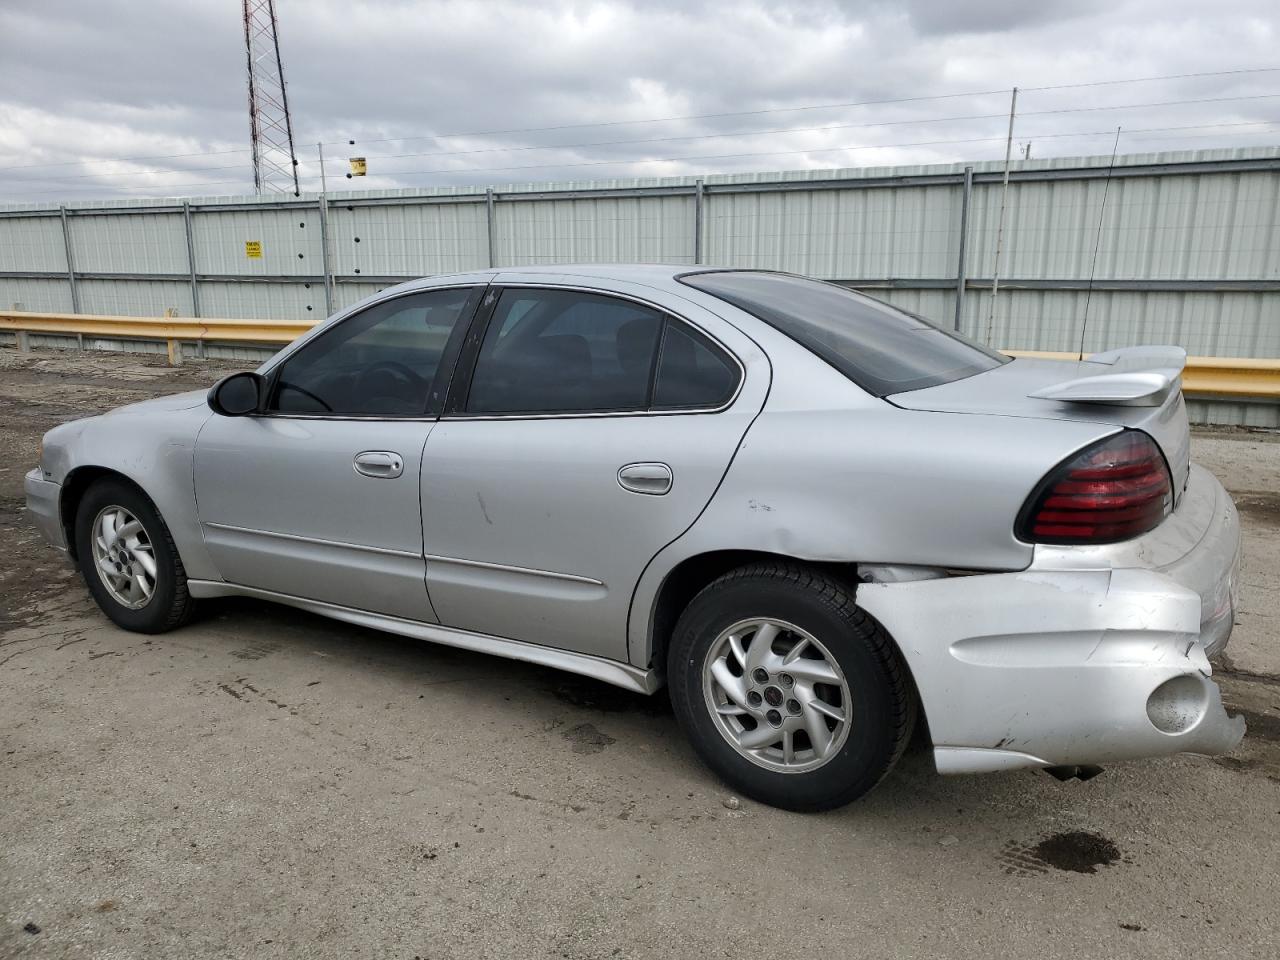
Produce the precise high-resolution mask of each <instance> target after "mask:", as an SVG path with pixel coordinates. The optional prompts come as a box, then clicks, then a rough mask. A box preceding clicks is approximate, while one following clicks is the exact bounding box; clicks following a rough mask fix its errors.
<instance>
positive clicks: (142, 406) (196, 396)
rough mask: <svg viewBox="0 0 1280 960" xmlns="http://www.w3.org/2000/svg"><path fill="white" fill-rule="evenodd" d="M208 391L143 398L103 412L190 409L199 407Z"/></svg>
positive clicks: (150, 411) (149, 411) (121, 413)
mask: <svg viewBox="0 0 1280 960" xmlns="http://www.w3.org/2000/svg"><path fill="white" fill-rule="evenodd" d="M208 393H209V391H208V390H188V391H187V392H186V393H175V394H173V395H172V396H168V397H155V398H154V399H151V400H141V401H139V402H138V403H130V404H126V405H125V406H123V407H116V408H115V409H114V410H110V411H108V412H107V413H105V414H103V416H107V417H116V416H122V415H124V416H127V415H130V414H137V413H161V412H163V411H166V410H190V409H191V408H192V407H198V406H200V405H201V404H203V403H204V402H205V397H206V396H207V395H208Z"/></svg>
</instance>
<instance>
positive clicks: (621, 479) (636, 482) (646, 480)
mask: <svg viewBox="0 0 1280 960" xmlns="http://www.w3.org/2000/svg"><path fill="white" fill-rule="evenodd" d="M671 482H672V478H671V468H670V467H669V466H667V465H666V464H665V463H628V464H627V465H626V466H625V467H621V468H619V470H618V485H619V486H621V487H622V489H623V490H630V491H631V492H632V493H644V494H648V495H649V496H651V497H660V496H662V495H663V494H664V493H669V492H670V491H671Z"/></svg>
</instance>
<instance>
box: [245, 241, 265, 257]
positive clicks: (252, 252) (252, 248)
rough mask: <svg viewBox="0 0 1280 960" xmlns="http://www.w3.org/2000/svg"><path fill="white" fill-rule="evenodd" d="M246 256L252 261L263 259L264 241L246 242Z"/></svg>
mask: <svg viewBox="0 0 1280 960" xmlns="http://www.w3.org/2000/svg"><path fill="white" fill-rule="evenodd" d="M244 255H245V256H246V257H248V258H249V259H250V260H261V259H262V241H261V240H246V241H245V242H244Z"/></svg>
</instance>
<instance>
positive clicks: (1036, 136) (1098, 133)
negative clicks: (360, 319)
mask: <svg viewBox="0 0 1280 960" xmlns="http://www.w3.org/2000/svg"><path fill="white" fill-rule="evenodd" d="M1277 96H1280V95H1277ZM1275 124H1280V121H1274V120H1260V121H1250V122H1242V123H1239V124H1191V125H1188V126H1179V127H1145V128H1137V129H1133V130H1131V131H1129V132H1130V133H1131V134H1137V133H1151V132H1170V131H1179V130H1200V129H1206V128H1208V127H1211V126H1263V125H1275ZM1114 133H1115V130H1114V129H1111V130H1094V131H1084V132H1076V133H1025V134H1023V135H1022V136H1023V137H1024V138H1025V139H1028V140H1050V139H1071V138H1078V139H1079V138H1089V137H1094V138H1096V137H1103V136H1105V137H1111V136H1113V135H1114ZM1004 140H1005V138H1004V137H1003V136H995V137H964V138H956V139H945V140H917V141H912V142H906V143H873V144H859V145H856V146H843V147H820V148H806V149H803V150H789V151H765V152H755V153H731V154H694V155H685V156H679V157H644V158H629V159H621V160H595V161H586V162H578V163H555V162H553V163H546V164H532V165H523V166H508V167H471V168H456V167H455V168H439V169H432V170H416V171H396V172H392V173H388V174H386V176H391V177H408V176H427V175H431V174H440V173H452V174H471V173H485V172H503V171H511V170H537V169H548V168H553V169H554V168H572V167H592V166H623V165H633V164H642V163H680V162H685V161H691V160H728V159H745V158H752V157H772V156H794V155H800V154H810V153H839V152H849V153H853V152H862V151H867V150H889V149H898V148H903V147H919V146H945V145H955V144H969V143H989V142H1003V141H1004ZM246 179H247V175H246V177H244V178H235V179H224V180H206V181H199V182H195V183H176V184H158V185H157V187H158V188H159V189H164V190H170V189H178V188H185V187H202V186H217V185H222V184H229V183H236V184H240V183H244V182H245V181H246ZM299 179H301V180H308V181H317V180H319V179H320V177H319V174H314V175H308V176H302V177H300V178H299ZM92 188H93V185H92V184H85V185H84V187H83V189H92ZM69 189H72V188H69ZM56 195H58V193H57V192H47V193H44V194H7V195H6V196H56Z"/></svg>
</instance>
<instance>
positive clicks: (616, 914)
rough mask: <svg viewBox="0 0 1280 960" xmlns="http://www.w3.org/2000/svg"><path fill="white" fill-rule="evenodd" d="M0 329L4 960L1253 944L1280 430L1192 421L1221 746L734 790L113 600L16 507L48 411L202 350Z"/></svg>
mask: <svg viewBox="0 0 1280 960" xmlns="http://www.w3.org/2000/svg"><path fill="white" fill-rule="evenodd" d="M223 369H225V368H221V367H218V366H215V365H212V364H199V365H196V364H192V365H189V366H186V367H183V368H181V369H178V370H171V369H169V368H167V367H164V366H162V365H158V364H157V363H156V362H154V361H152V360H150V359H148V358H146V357H142V356H138V355H121V354H80V355H76V354H65V355H60V354H55V353H41V352H38V353H35V354H30V355H20V354H17V353H16V352H14V351H12V350H0V549H3V551H4V554H5V555H6V556H7V557H8V558H9V562H7V563H5V564H3V565H0V957H10V956H22V957H32V958H36V957H100V958H115V957H130V958H134V957H138V958H151V957H155V958H166V960H168V958H173V957H218V958H224V957H241V956H244V957H249V956H252V957H329V956H334V957H343V958H361V957H370V958H375V957H376V958H379V960H385V958H403V960H413V958H417V957H421V958H427V957H432V958H444V957H447V958H454V957H457V958H464V957H522V958H523V957H542V956H547V957H563V958H609V957H663V958H667V957H685V956H690V957H693V956H697V957H744V956H762V957H768V956H772V957H790V956H802V955H808V956H824V957H828V956H829V957H839V958H853V957H876V958H883V957H888V956H901V957H915V956H939V957H952V956H954V957H1011V958H1012V957H1018V958H1023V957H1028V956H1037V957H1045V958H1051V957H1064V958H1065V957H1070V958H1080V957H1106V958H1120V957H1182V956H1187V957H1191V956H1195V957H1230V958H1243V957H1267V958H1272V957H1275V956H1277V954H1280V916H1278V915H1277V911H1276V904H1277V902H1280V881H1278V880H1277V865H1278V864H1280V856H1278V852H1280V851H1278V844H1277V840H1276V836H1277V828H1278V827H1280V648H1278V647H1277V644H1276V641H1275V638H1276V633H1277V630H1276V627H1277V617H1278V616H1280V575H1278V574H1277V570H1280V536H1277V531H1278V528H1280V443H1277V439H1278V438H1277V437H1276V436H1274V435H1269V434H1264V433H1246V432H1214V433H1206V434H1201V435H1197V437H1196V439H1195V442H1194V448H1195V449H1194V453H1195V457H1196V459H1197V460H1199V461H1200V462H1202V463H1204V464H1205V465H1206V466H1208V467H1209V468H1210V469H1212V470H1214V471H1215V472H1216V473H1217V474H1218V475H1219V476H1220V477H1221V478H1222V479H1223V481H1224V482H1225V483H1226V485H1227V486H1228V488H1229V489H1230V490H1231V491H1232V493H1233V495H1235V497H1236V498H1237V501H1238V503H1239V504H1240V507H1241V515H1242V518H1243V521H1244V525H1245V531H1246V532H1245V537H1246V539H1245V556H1246V577H1245V583H1244V589H1243V598H1242V607H1241V610H1240V618H1239V625H1238V627H1237V629H1236V634H1235V637H1234V638H1233V640H1232V644H1231V647H1230V649H1229V651H1228V655H1227V657H1226V658H1224V661H1223V662H1222V663H1221V664H1220V665H1219V670H1218V676H1219V679H1220V681H1221V683H1222V686H1223V689H1224V692H1225V695H1226V699H1227V701H1228V703H1229V705H1230V706H1231V708H1232V709H1233V710H1242V711H1244V712H1245V714H1246V716H1247V718H1248V720H1249V725H1250V733H1249V736H1248V737H1247V738H1246V740H1245V743H1244V744H1243V745H1242V747H1241V748H1240V749H1239V750H1238V751H1237V752H1236V754H1234V755H1233V756H1230V757H1223V758H1219V759H1217V760H1209V759H1205V758H1200V757H1177V758H1173V759H1167V760H1157V761H1149V762H1143V763H1132V764H1122V765H1119V766H1116V767H1114V768H1111V769H1109V770H1108V771H1107V772H1106V774H1105V775H1104V776H1101V777H1099V778H1097V779H1095V780H1092V781H1090V782H1088V783H1078V782H1073V783H1070V784H1059V783H1057V782H1056V781H1054V780H1052V779H1051V778H1049V777H1047V776H1045V775H1043V774H1040V773H1035V772H1018V773H1009V774H1003V775H997V776H985V777H957V778H945V779H944V778H940V777H938V776H936V775H935V774H934V773H933V771H932V768H931V764H930V759H929V756H928V753H927V752H926V751H925V750H924V749H923V748H922V747H921V746H920V745H917V746H916V747H915V748H914V749H913V750H912V751H911V752H909V753H908V755H907V756H906V757H905V758H904V760H903V762H902V763H901V764H900V765H899V767H898V769H897V770H896V771H895V772H894V773H893V774H892V775H891V776H890V778H889V779H888V780H886V782H885V783H884V784H882V785H881V787H880V788H879V789H878V790H876V791H875V792H874V793H873V794H872V795H871V796H869V797H867V798H866V799H865V800H863V801H862V802H859V803H857V804H854V805H853V806H850V807H848V808H846V809H844V810H841V811H838V812H835V813H832V814H824V815H818V816H800V815H795V814H788V813H783V812H780V811H776V810H772V809H769V808H766V807H761V806H759V805H756V804H753V803H750V802H747V801H742V802H737V801H736V800H735V799H734V798H730V797H729V796H728V794H726V792H725V791H724V789H723V788H722V787H721V785H720V784H719V783H717V782H716V780H715V779H714V778H712V777H711V776H710V775H709V774H708V773H707V772H706V771H705V770H704V769H703V768H702V767H700V766H699V765H698V763H697V761H696V760H695V758H694V757H693V756H692V754H691V753H690V751H689V749H688V748H687V747H686V746H685V744H684V741H683V739H682V738H681V737H680V735H679V732H678V731H677V729H676V726H675V723H674V720H673V718H672V716H671V712H670V708H669V706H668V705H667V703H666V702H665V700H664V699H663V698H662V697H661V696H659V697H655V698H642V697H638V696H633V695H630V694H627V693H624V692H622V691H618V690H615V689H612V688H609V687H605V686H603V685H600V684H596V683H592V682H590V681H586V680H581V679H576V678H573V677H569V676H566V675H560V674H556V673H553V672H551V671H548V670H543V669H540V668H536V667H532V666H528V665H523V664H518V663H512V662H508V661H503V660H497V659H493V658H486V657H482V656H479V655H473V654H469V653H466V652H462V651H457V650H450V649H447V648H442V647H433V646H430V645H425V644H418V643H414V642H412V641H409V640H404V639H400V638H396V637H391V636H386V635H382V634H378V633H374V632H371V631H366V630H361V629H358V628H354V627H350V626H345V625H342V624H338V623H334V622H330V621H326V620H323V619H320V618H318V617H313V616H310V615H307V614H303V613H300V612H297V611H292V610H287V609H283V608H274V607H271V606H269V605H266V604H260V603H254V602H248V601H240V600H236V601H224V602H217V603H208V604H206V605H205V607H204V612H203V614H202V615H201V617H200V618H199V619H198V620H197V622H196V623H194V624H193V625H191V626H189V627H187V628H185V629H183V630H181V631H179V632H177V633H174V634H169V635H165V636H161V637H150V638H149V637H143V636H140V635H136V634H129V633H124V632H122V631H120V630H117V629H115V628H113V627H111V626H109V625H108V623H107V621H106V620H105V619H104V618H103V617H101V616H100V615H99V614H98V613H97V612H96V611H95V609H94V607H93V606H92V604H91V602H90V600H89V599H88V595H87V593H86V591H85V590H84V588H83V586H82V584H81V582H80V581H79V579H78V576H77V575H76V574H75V573H74V572H73V571H71V570H70V569H69V568H68V567H66V566H65V565H64V564H63V563H61V562H60V561H59V560H58V559H57V557H56V556H55V555H54V553H53V551H51V550H49V549H47V548H46V547H44V546H43V545H42V544H41V543H40V541H39V540H38V538H37V536H36V535H35V533H34V530H33V529H32V528H31V526H30V525H29V523H28V522H27V521H26V519H25V517H24V516H23V503H22V484H21V481H22V474H23V473H24V472H25V471H26V470H27V469H28V467H29V465H30V464H31V463H33V462H34V461H35V457H36V444H37V441H38V439H39V437H40V435H41V433H42V432H43V431H45V430H46V429H48V428H49V427H50V426H52V425H53V424H54V423H57V422H60V421H63V420H67V419H72V418H75V417H80V416H85V415H88V414H90V413H93V412H96V411H99V410H103V409H107V408H110V407H113V406H117V405H119V404H121V403H125V402H128V401H132V400H136V399H141V398H143V397H148V396H153V395H157V394H163V393H172V392H177V391H179V390H185V389H191V388H193V387H198V386H203V385H205V384H207V383H210V382H212V380H213V379H215V378H216V377H217V376H218V375H220V373H221V372H222V371H223Z"/></svg>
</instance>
